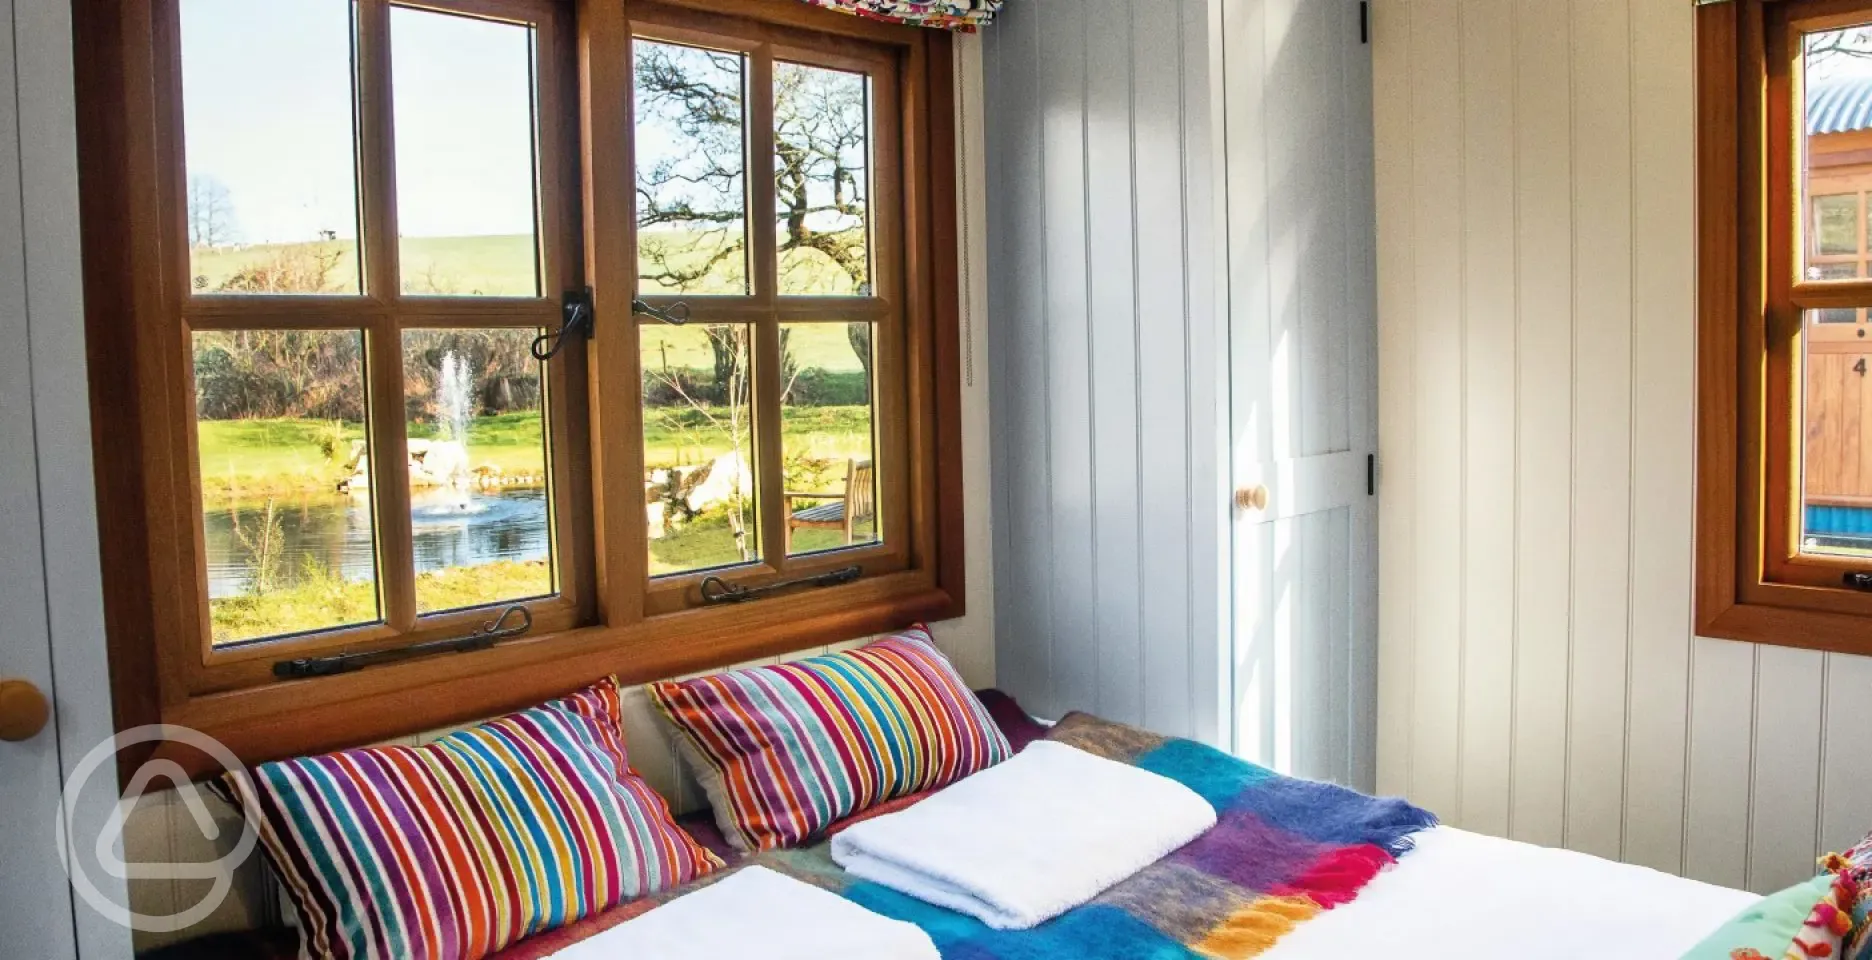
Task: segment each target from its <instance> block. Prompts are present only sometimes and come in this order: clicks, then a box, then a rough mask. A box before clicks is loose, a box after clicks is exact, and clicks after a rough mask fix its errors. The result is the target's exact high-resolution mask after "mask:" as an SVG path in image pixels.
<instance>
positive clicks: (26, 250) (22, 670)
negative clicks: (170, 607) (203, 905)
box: [0, 0, 131, 960]
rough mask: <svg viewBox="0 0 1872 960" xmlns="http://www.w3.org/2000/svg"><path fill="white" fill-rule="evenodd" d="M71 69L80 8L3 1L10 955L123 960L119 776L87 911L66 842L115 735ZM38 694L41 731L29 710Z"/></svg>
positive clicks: (6, 938) (0, 943)
mask: <svg viewBox="0 0 1872 960" xmlns="http://www.w3.org/2000/svg"><path fill="white" fill-rule="evenodd" d="M72 57H73V47H72V31H71V5H70V4H66V3H53V2H48V0H0V957H9V958H10V957H21V958H32V960H65V958H74V957H84V958H85V960H117V958H128V957H129V956H130V953H131V947H130V935H129V931H128V930H127V929H126V928H125V927H124V926H123V925H122V924H121V923H119V922H115V921H112V920H110V919H108V918H107V917H106V916H105V914H104V913H103V912H101V911H100V910H99V909H98V907H97V905H99V904H102V905H104V906H109V907H121V906H122V905H123V904H124V902H125V899H126V894H125V889H124V884H123V877H122V872H123V871H121V870H119V871H117V872H115V873H112V872H111V871H110V870H109V869H108V868H107V867H105V866H104V865H103V863H102V862H100V858H99V856H98V847H99V846H100V843H98V842H96V838H98V837H101V836H102V837H110V836H112V834H110V833H108V832H107V831H106V829H105V827H106V826H107V825H108V824H109V823H110V814H111V813H112V812H113V811H114V810H115V808H116V807H115V803H116V799H117V797H116V777H115V764H112V763H108V762H106V763H104V764H102V765H101V766H102V769H103V770H104V771H106V772H105V773H104V774H103V775H99V776H94V777H89V778H85V779H86V781H87V782H86V784H85V786H84V787H83V788H82V789H77V790H74V794H73V799H72V803H71V805H70V807H69V810H68V812H69V813H70V815H71V818H72V823H73V829H72V835H73V836H74V837H75V838H77V839H76V841H75V843H74V844H73V846H72V848H71V849H72V850H73V851H75V856H76V859H78V860H79V861H80V862H82V863H85V864H87V865H88V866H87V867H86V868H85V869H86V873H85V875H86V876H87V877H89V878H90V879H89V882H88V894H87V896H88V898H89V902H88V903H87V902H84V898H80V897H78V896H76V895H75V894H74V888H73V886H72V884H71V883H70V882H69V881H68V879H67V875H66V871H65V867H64V866H63V864H62V862H61V861H62V858H63V854H62V852H61V849H60V847H59V845H58V843H57V842H56V841H55V839H54V838H55V836H56V833H55V830H54V824H55V823H56V822H57V820H58V815H59V811H60V792H61V788H62V785H63V783H64V780H65V775H66V773H67V772H68V771H70V770H71V769H72V767H73V765H74V764H75V763H76V761H77V759H78V757H80V756H82V755H83V754H85V753H86V752H87V751H89V750H91V749H92V748H93V747H94V746H97V745H99V744H107V743H108V741H109V740H110V737H111V712H110V682H109V677H108V666H107V663H106V658H105V652H104V626H103V611H102V584H101V582H100V571H99V567H98V554H97V514H96V498H95V492H94V485H93V482H92V466H91V429H90V424H91V419H90V409H89V398H88V395H87V386H86V384H87V381H86V376H85V341H84V311H83V307H82V296H81V292H80V288H81V271H80V248H79V238H78V171H77V157H76V141H77V117H76V108H75V99H74V95H73V85H72V84H73V79H72ZM35 691H36V692H37V694H40V695H43V697H44V698H45V700H46V702H47V704H48V706H49V713H48V715H47V716H46V722H45V724H44V726H43V727H41V728H38V729H34V726H36V725H33V724H25V725H22V721H21V718H22V716H24V717H27V718H28V719H30V718H31V717H32V716H33V715H34V713H33V711H31V710H25V711H22V710H21V709H20V708H21V705H22V704H25V705H27V706H29V707H30V706H32V705H33V704H34V701H35V697H34V693H35ZM105 759H106V760H108V759H109V758H108V755H106V757H105ZM86 838H90V841H87V839H86ZM105 846H107V847H108V844H105ZM110 852H112V853H115V851H110Z"/></svg>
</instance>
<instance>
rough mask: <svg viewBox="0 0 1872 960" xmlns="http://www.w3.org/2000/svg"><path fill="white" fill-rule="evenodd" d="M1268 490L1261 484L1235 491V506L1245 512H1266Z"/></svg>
mask: <svg viewBox="0 0 1872 960" xmlns="http://www.w3.org/2000/svg"><path fill="white" fill-rule="evenodd" d="M1267 505H1268V488H1267V487H1264V486H1262V485H1260V484H1258V483H1257V484H1255V485H1254V486H1252V487H1242V488H1240V489H1238V490H1236V491H1235V506H1237V507H1239V508H1240V509H1243V510H1266V509H1267Z"/></svg>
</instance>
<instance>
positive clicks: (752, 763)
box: [650, 627, 1011, 852]
mask: <svg viewBox="0 0 1872 960" xmlns="http://www.w3.org/2000/svg"><path fill="white" fill-rule="evenodd" d="M650 696H651V699H653V700H654V701H656V704H657V706H658V707H660V708H662V710H663V712H664V713H665V714H666V715H668V717H669V718H670V720H671V721H672V722H674V723H675V724H676V727H677V728H678V729H679V730H681V731H682V732H683V734H684V736H683V737H682V738H681V739H679V740H678V743H680V744H682V746H683V748H684V749H683V752H684V754H685V755H686V756H687V757H688V758H689V760H690V764H691V766H693V767H694V768H695V770H696V774H697V780H699V781H700V782H701V784H702V787H703V789H704V790H705V791H707V793H708V796H709V802H710V804H712V805H713V806H714V808H715V817H716V819H717V820H718V821H719V822H720V823H721V828H722V833H723V834H725V835H727V837H728V840H729V842H731V843H733V844H734V845H735V846H736V847H737V848H738V849H740V850H743V851H750V852H751V851H756V850H769V849H772V848H774V847H783V846H794V845H797V844H799V843H801V842H803V841H805V840H807V839H809V838H811V837H813V836H815V835H816V834H818V833H819V832H820V831H822V830H824V829H825V828H826V827H828V826H831V825H832V824H833V823H834V822H836V821H838V820H840V819H842V818H844V817H848V816H851V815H852V814H854V813H857V812H858V811H860V810H863V809H865V808H866V807H870V806H872V805H874V804H878V803H882V802H884V801H886V800H890V799H892V798H894V797H901V796H905V795H907V794H912V793H916V792H919V791H922V790H929V789H933V788H935V787H940V786H942V785H944V784H947V783H951V782H953V781H956V780H960V779H961V778H963V777H966V776H968V775H969V774H971V773H974V772H975V771H977V770H980V769H982V768H984V767H988V766H992V765H993V764H996V763H999V762H1001V761H1002V760H1005V759H1007V757H1008V756H1009V755H1010V753H1011V751H1010V750H1009V749H1008V742H1007V738H1006V737H1004V736H1002V734H1001V731H1000V729H999V728H997V727H996V726H995V724H994V721H993V719H991V718H990V717H989V715H988V711H987V709H986V708H985V707H983V706H982V704H981V701H980V700H977V699H976V698H975V695H974V694H973V693H970V692H969V689H968V687H966V686H965V685H963V683H962V678H961V677H959V676H957V675H956V672H955V668H954V667H952V666H950V665H949V661H948V660H946V659H944V658H943V655H942V654H941V653H939V652H937V650H936V645H935V643H934V642H933V641H932V640H931V639H930V635H929V632H928V631H927V630H924V629H922V628H920V627H919V628H916V629H913V630H910V631H907V632H905V633H902V634H899V635H897V636H893V637H887V638H885V639H882V640H878V641H876V642H874V643H871V644H867V645H866V646H864V647H860V648H859V649H856V650H851V651H847V652H845V653H835V654H829V655H827V656H822V657H812V658H809V659H805V660H796V661H793V662H791V663H783V664H780V665H778V666H771V667H756V668H753V669H749V670H734V671H730V672H727V673H717V674H712V675H710V676H706V677H698V678H696V679H694V680H675V681H668V682H664V683H657V684H652V685H651V687H650Z"/></svg>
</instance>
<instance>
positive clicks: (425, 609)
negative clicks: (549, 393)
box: [403, 329, 557, 613]
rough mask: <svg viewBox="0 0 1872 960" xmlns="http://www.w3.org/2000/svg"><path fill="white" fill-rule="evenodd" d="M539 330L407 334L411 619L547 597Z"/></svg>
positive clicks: (551, 581) (550, 585) (548, 522)
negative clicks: (535, 351) (534, 350)
mask: <svg viewBox="0 0 1872 960" xmlns="http://www.w3.org/2000/svg"><path fill="white" fill-rule="evenodd" d="M538 335H539V331H537V330H533V329H522V330H406V331H404V333H403V402H404V407H405V411H406V413H407V416H408V424H407V426H406V429H407V430H408V436H409V477H410V525H411V527H412V529H413V531H414V540H415V547H416V609H417V610H418V611H419V612H421V613H434V612H436V611H438V610H455V609H459V608H462V607H479V606H485V605H488V604H492V603H503V602H508V601H513V600H525V599H529V598H532V597H543V596H547V595H550V594H552V593H554V592H555V591H556V589H557V588H556V586H555V584H556V582H557V580H556V577H555V571H554V569H553V549H552V509H551V504H552V497H551V489H550V488H551V484H550V471H548V470H547V463H548V462H549V460H548V457H547V439H546V438H547V433H546V413H545V410H546V405H545V399H546V398H545V379H544V377H543V375H542V374H543V370H542V368H541V364H540V362H539V361H537V360H535V359H533V355H532V354H531V353H530V352H529V349H528V348H529V347H530V346H531V344H532V342H533V338H534V337H536V336H538Z"/></svg>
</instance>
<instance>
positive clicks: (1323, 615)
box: [1217, 0, 1377, 789]
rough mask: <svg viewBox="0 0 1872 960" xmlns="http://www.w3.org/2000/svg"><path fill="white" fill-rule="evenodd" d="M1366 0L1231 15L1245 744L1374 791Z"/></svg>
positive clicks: (1230, 235) (1238, 688)
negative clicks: (1363, 20) (1363, 13)
mask: <svg viewBox="0 0 1872 960" xmlns="http://www.w3.org/2000/svg"><path fill="white" fill-rule="evenodd" d="M1360 17H1361V10H1360V7H1359V4H1358V2H1357V0H1223V2H1222V23H1221V29H1222V35H1223V42H1222V47H1221V61H1222V62H1221V65H1220V70H1219V74H1220V85H1221V89H1220V90H1219V91H1218V92H1217V95H1218V96H1219V98H1220V102H1221V104H1222V106H1221V110H1222V111H1223V119H1224V130H1225V131H1226V137H1225V140H1226V143H1225V145H1224V147H1223V153H1224V156H1223V158H1222V159H1223V163H1224V169H1225V171H1226V174H1225V178H1224V188H1225V197H1226V199H1225V201H1224V209H1225V215H1226V221H1227V248H1228V257H1227V264H1228V284H1227V290H1228V293H1227V295H1228V311H1229V339H1230V359H1229V365H1230V377H1229V379H1230V385H1229V392H1230V418H1231V430H1230V440H1231V445H1232V449H1231V467H1230V469H1231V476H1232V479H1233V482H1234V485H1235V491H1236V508H1235V514H1234V516H1235V521H1234V524H1233V572H1234V596H1233V620H1234V626H1233V650H1232V658H1231V661H1230V662H1231V664H1232V668H1233V671H1234V680H1233V685H1232V689H1233V702H1232V704H1231V706H1232V709H1233V714H1234V724H1233V736H1234V748H1235V751H1236V752H1237V753H1238V754H1240V755H1241V756H1243V757H1246V758H1248V759H1250V760H1253V761H1255V762H1258V763H1262V764H1265V765H1267V766H1271V767H1273V768H1275V769H1277V770H1281V771H1283V772H1288V773H1293V774H1297V775H1300V776H1307V777H1315V778H1321V779H1329V780H1336V781H1339V782H1342V783H1346V784H1350V785H1353V786H1357V787H1361V788H1365V789H1370V788H1371V787H1372V786H1373V781H1374V759H1373V758H1374V746H1373V741H1374V734H1375V727H1374V724H1375V722H1376V720H1375V717H1376V709H1375V697H1376V669H1377V666H1376V636H1377V615H1376V608H1377V590H1376V584H1377V498H1376V497H1375V496H1373V495H1372V494H1373V492H1374V485H1375V482H1376V475H1375V474H1376V465H1375V459H1373V457H1374V454H1375V443H1376V432H1377V431H1376V425H1377V416H1376V407H1375V397H1376V393H1377V390H1376V387H1377V384H1376V362H1375V361H1376V358H1375V354H1376V329H1377V326H1376V313H1377V311H1376V290H1375V286H1376V282H1375V266H1374V263H1375V251H1374V234H1375V227H1374V221H1373V212H1372V211H1373V197H1372V189H1373V186H1372V152H1371V151H1372V126H1371V67H1370V56H1369V51H1370V47H1369V46H1366V45H1365V43H1364V37H1363V36H1362V33H1363V31H1362V29H1361V22H1360Z"/></svg>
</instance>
